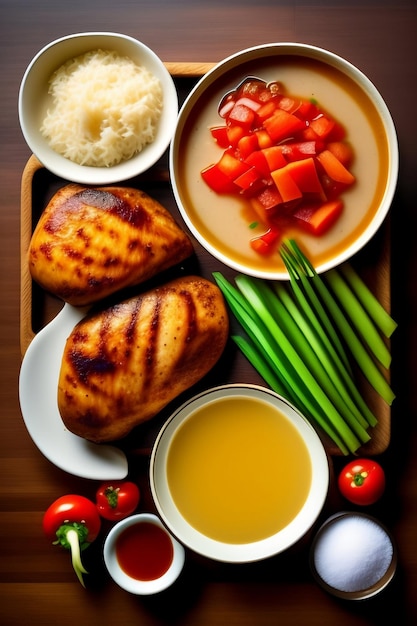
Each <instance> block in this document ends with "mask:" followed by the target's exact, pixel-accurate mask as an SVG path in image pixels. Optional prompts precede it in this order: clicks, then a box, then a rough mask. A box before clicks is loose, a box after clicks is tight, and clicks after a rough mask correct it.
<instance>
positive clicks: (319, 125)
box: [310, 115, 335, 139]
mask: <svg viewBox="0 0 417 626" xmlns="http://www.w3.org/2000/svg"><path fill="white" fill-rule="evenodd" d="M334 124H335V123H334V121H333V120H331V119H329V118H328V117H326V115H320V116H319V117H317V118H316V119H314V120H311V122H310V128H312V129H313V130H314V132H315V133H316V134H317V136H318V137H320V139H325V138H326V137H328V136H329V135H330V133H331V132H332V130H333V128H334Z"/></svg>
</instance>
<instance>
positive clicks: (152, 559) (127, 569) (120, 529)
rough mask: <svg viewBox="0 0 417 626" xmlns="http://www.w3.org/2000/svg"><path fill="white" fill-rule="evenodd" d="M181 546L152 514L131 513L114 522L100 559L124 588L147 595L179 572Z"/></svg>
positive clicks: (153, 592)
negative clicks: (102, 559)
mask: <svg viewBox="0 0 417 626" xmlns="http://www.w3.org/2000/svg"><path fill="white" fill-rule="evenodd" d="M184 560H185V551H184V547H183V546H182V545H181V544H180V543H178V541H176V539H174V537H172V536H171V535H170V533H169V532H167V530H166V528H165V527H164V525H163V524H162V522H161V520H160V519H159V518H158V517H157V516H156V515H154V514H152V513H139V514H137V515H131V516H129V517H127V518H125V519H123V520H121V521H120V522H118V523H117V524H116V525H115V526H113V528H112V529H111V531H110V532H109V534H108V536H107V538H106V541H105V543H104V562H105V564H106V567H107V569H108V571H109V573H110V576H111V577H112V578H113V580H114V581H115V582H116V583H117V584H118V585H119V586H120V587H121V588H122V589H124V590H125V591H128V592H130V593H133V594H137V595H151V594H155V593H159V592H161V591H163V590H165V589H167V588H168V587H170V586H171V585H172V584H173V583H174V582H175V580H176V579H177V578H178V576H179V575H180V573H181V571H182V568H183V565H184Z"/></svg>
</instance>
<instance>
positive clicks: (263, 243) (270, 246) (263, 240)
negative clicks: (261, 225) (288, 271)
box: [250, 226, 281, 255]
mask: <svg viewBox="0 0 417 626" xmlns="http://www.w3.org/2000/svg"><path fill="white" fill-rule="evenodd" d="M280 237H281V232H280V230H279V229H278V228H277V227H276V226H271V227H270V228H269V229H268V230H267V231H266V233H264V234H263V235H259V236H258V237H254V238H253V239H251V240H250V245H251V247H252V248H253V250H255V252H257V253H258V254H262V255H268V254H271V253H272V252H274V250H276V245H277V242H278V240H279V238H280Z"/></svg>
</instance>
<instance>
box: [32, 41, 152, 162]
mask: <svg viewBox="0 0 417 626" xmlns="http://www.w3.org/2000/svg"><path fill="white" fill-rule="evenodd" d="M49 93H50V96H51V98H52V106H50V108H49V109H48V111H47V113H46V116H45V119H44V120H43V123H42V126H41V133H42V135H43V136H44V137H45V138H46V139H47V141H48V143H49V145H50V146H51V148H53V150H55V151H56V152H58V153H59V154H61V155H63V156H65V157H66V158H68V159H70V160H71V161H74V162H75V163H78V164H80V165H90V166H96V167H103V166H104V167H110V166H112V165H116V164H117V163H120V162H121V161H125V160H127V159H130V158H131V157H132V156H134V155H135V154H137V153H138V152H140V151H141V150H143V148H144V147H145V146H146V145H147V144H149V143H151V142H152V141H154V139H155V136H156V130H157V125H158V121H159V119H160V116H161V112H162V105H163V96H162V88H161V84H160V82H159V80H158V79H157V78H156V77H155V76H153V75H152V74H151V73H150V72H149V71H148V70H147V69H146V68H144V67H142V66H139V65H136V64H135V63H134V62H133V61H132V60H131V59H128V58H125V57H122V56H119V55H118V54H117V53H115V52H108V51H103V50H95V51H92V52H87V53H86V54H84V55H81V56H79V57H77V58H75V59H73V60H70V61H68V62H67V63H65V64H64V65H63V66H62V67H60V68H59V69H58V70H57V71H56V72H54V74H53V75H52V77H51V79H50V88H49Z"/></svg>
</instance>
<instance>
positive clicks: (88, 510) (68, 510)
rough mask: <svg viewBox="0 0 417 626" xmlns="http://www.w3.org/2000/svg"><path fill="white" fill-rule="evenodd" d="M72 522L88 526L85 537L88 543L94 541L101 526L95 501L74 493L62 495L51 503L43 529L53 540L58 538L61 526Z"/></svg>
mask: <svg viewBox="0 0 417 626" xmlns="http://www.w3.org/2000/svg"><path fill="white" fill-rule="evenodd" d="M72 524H79V525H82V526H85V527H86V529H87V533H86V536H85V539H84V541H85V542H86V543H91V542H92V541H94V539H96V537H97V535H98V534H99V532H100V527H101V522H100V517H99V515H98V514H97V509H96V507H95V506H94V502H92V501H91V500H89V499H88V498H85V497H84V496H78V495H74V494H69V495H66V496H61V497H60V498H58V499H57V500H55V502H53V503H52V504H51V506H50V507H49V508H48V509H47V510H46V512H45V515H44V517H43V530H44V532H45V534H46V536H47V537H48V538H49V539H50V540H51V541H55V540H56V538H57V534H56V533H57V531H58V530H59V529H60V528H61V526H68V525H72Z"/></svg>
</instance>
